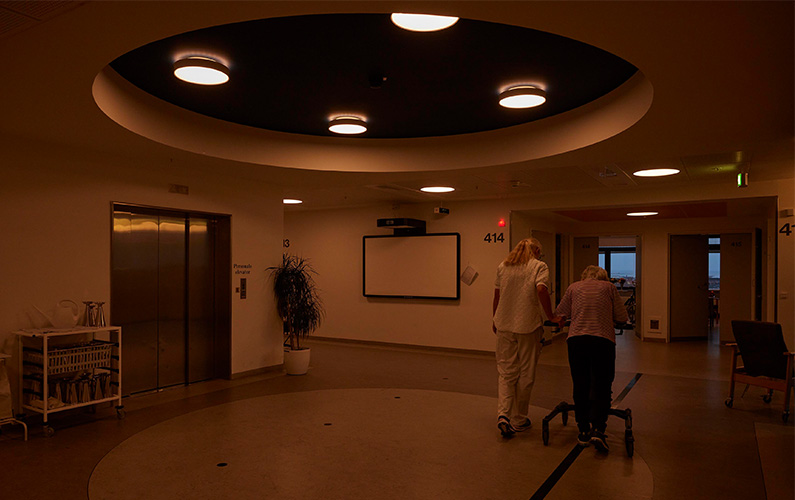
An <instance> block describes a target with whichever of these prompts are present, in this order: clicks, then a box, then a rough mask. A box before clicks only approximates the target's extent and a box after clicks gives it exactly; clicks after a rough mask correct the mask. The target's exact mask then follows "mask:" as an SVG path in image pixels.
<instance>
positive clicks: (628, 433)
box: [541, 321, 635, 457]
mask: <svg viewBox="0 0 795 500" xmlns="http://www.w3.org/2000/svg"><path fill="white" fill-rule="evenodd" d="M569 323H570V322H569V321H567V322H566V326H565V327H564V329H566V328H568V326H569ZM544 326H548V327H555V329H554V330H553V333H558V332H560V331H561V330H560V328H557V326H558V325H557V323H553V322H552V321H546V322H544ZM615 328H616V329H619V330H621V331H623V330H631V329H634V328H635V325H633V324H631V323H616V324H615ZM544 343H545V344H546V343H548V342H547V341H545V342H544ZM573 411H574V405H573V404H571V403H567V402H566V401H561V402H560V403H558V405H557V406H555V408H554V409H553V410H552V411H551V412H550V413H549V414H548V415H547V416H546V417H544V419H543V420H542V421H541V438H542V439H543V440H544V446H548V445H549V421H550V420H552V419H553V418H555V416H556V415H557V414H561V420H563V425H568V423H569V412H573ZM607 414H608V415H613V416H615V417H619V418H621V419H623V420H624V444H625V445H626V448H627V456H628V457H632V455H633V454H634V453H635V437H634V436H633V435H632V410H631V409H629V408H625V409H623V410H621V409H618V408H616V407H611V408H610V409H609V410H608V412H607Z"/></svg>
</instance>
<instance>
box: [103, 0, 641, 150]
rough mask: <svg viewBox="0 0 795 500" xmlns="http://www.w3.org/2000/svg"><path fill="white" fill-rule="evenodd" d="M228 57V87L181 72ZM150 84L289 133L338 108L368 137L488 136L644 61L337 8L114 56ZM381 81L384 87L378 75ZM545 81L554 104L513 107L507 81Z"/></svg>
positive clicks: (489, 30) (198, 105)
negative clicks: (404, 25)
mask: <svg viewBox="0 0 795 500" xmlns="http://www.w3.org/2000/svg"><path fill="white" fill-rule="evenodd" d="M187 55H204V56H213V57H217V58H219V59H220V60H224V61H228V65H229V70H230V81H229V83H227V84H225V85H221V86H215V87H208V86H200V85H191V84H188V83H185V82H182V81H180V80H178V79H177V78H175V77H174V76H173V73H172V64H173V62H174V61H175V60H176V59H177V58H178V57H180V56H182V57H184V56H187ZM111 66H112V67H113V69H115V70H116V71H117V72H118V73H119V74H120V75H121V76H123V77H124V78H126V79H127V80H129V81H130V82H132V83H133V84H134V85H136V86H138V87H139V88H141V89H142V90H144V91H146V92H148V93H150V94H152V95H154V96H156V97H158V98H160V99H163V100H165V101H168V102H171V103H173V104H175V105H177V106H181V107H183V108H186V109H189V110H192V111H195V112H198V113H201V114H204V115H207V116H211V117H215V118H219V119H222V120H226V121H230V122H235V123H240V124H244V125H249V126H253V127H258V128H263V129H267V130H275V131H282V132H290V133H297V134H307V135H316V136H328V135H333V134H331V133H330V132H329V131H328V129H327V122H328V119H329V117H330V116H332V115H336V114H343V113H350V114H359V115H362V116H364V117H366V120H367V122H368V128H369V130H368V131H367V132H366V133H365V134H363V135H362V136H361V137H369V138H411V137H433V136H447V135H456V134H464V133H471V132H480V131H485V130H494V129H499V128H503V127H509V126H512V125H517V124H521V123H526V122H530V121H533V120H538V119H541V118H545V117H548V116H552V115H555V114H559V113H563V112H565V111H569V110H571V109H574V108H577V107H579V106H582V105H584V104H587V103H589V102H591V101H593V100H595V99H598V98H599V97H601V96H603V95H605V94H607V93H609V92H610V91H612V90H614V89H615V88H617V87H619V86H620V85H621V84H622V83H624V82H625V81H627V79H629V77H631V76H632V75H633V74H634V73H635V72H636V68H635V67H634V66H632V65H631V64H629V63H627V62H626V61H624V60H623V59H620V58H618V57H616V56H613V55H612V54H609V53H607V52H605V51H603V50H601V49H598V48H595V47H593V46H590V45H587V44H584V43H581V42H577V41H575V40H572V39H569V38H565V37H561V36H557V35H553V34H549V33H545V32H541V31H537V30H532V29H528V28H520V27H516V26H509V25H504V24H496V23H488V22H483V21H473V20H467V19H462V20H460V21H459V22H458V23H456V24H455V25H454V26H452V27H451V28H449V29H447V30H443V31H439V32H433V33H415V32H409V31H406V30H403V29H400V28H398V27H396V26H395V25H393V24H392V22H391V21H390V19H389V15H388V14H328V15H308V16H295V17H283V18H271V19H262V20H256V21H248V22H242V23H236V24H230V25H222V26H215V27H211V28H206V29H202V30H197V31H193V32H189V33H184V34H181V35H176V36H173V37H170V38H167V39H164V40H161V41H157V42H153V43H150V44H148V45H145V46H143V47H140V48H138V49H136V50H133V51H131V52H129V53H127V54H125V55H122V56H121V57H119V58H118V59H116V60H115V61H113V62H112V63H111ZM382 77H383V78H385V80H383V83H382V84H381V85H380V86H377V85H376V87H377V88H373V87H372V86H371V82H372V81H380V80H381V79H382ZM516 83H537V84H540V85H542V86H543V87H544V88H546V91H547V102H546V103H545V104H543V105H541V106H539V107H537V108H532V109H526V110H509V109H505V108H502V107H501V106H499V104H498V103H497V100H498V99H497V97H498V94H499V91H500V90H501V88H504V86H506V85H509V84H516Z"/></svg>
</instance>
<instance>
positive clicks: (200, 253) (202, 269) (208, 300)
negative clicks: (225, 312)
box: [188, 216, 215, 382]
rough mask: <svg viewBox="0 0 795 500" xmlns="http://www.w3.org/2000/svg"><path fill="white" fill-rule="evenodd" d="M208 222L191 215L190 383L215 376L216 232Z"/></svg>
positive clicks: (189, 241)
mask: <svg viewBox="0 0 795 500" xmlns="http://www.w3.org/2000/svg"><path fill="white" fill-rule="evenodd" d="M213 229H214V228H213V223H212V221H211V220H209V219H203V218H197V217H193V216H191V218H190V220H189V226H188V231H189V233H188V234H189V238H188V283H189V287H188V382H198V381H200V380H207V379H209V378H212V377H213V369H214V366H213V353H214V345H213V343H214V340H213V338H214V331H215V314H214V313H215V308H214V303H215V302H214V301H215V296H214V293H215V284H214V267H213V265H214V262H215V258H214V247H215V241H214V237H215V231H214V230H213Z"/></svg>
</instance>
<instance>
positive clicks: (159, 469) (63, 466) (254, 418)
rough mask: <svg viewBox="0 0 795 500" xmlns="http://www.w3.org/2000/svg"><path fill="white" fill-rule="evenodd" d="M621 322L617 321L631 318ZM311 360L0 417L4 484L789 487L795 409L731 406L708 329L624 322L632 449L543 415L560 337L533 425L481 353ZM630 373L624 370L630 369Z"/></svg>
mask: <svg viewBox="0 0 795 500" xmlns="http://www.w3.org/2000/svg"><path fill="white" fill-rule="evenodd" d="M628 333H629V332H628ZM311 347H312V359H313V361H312V366H311V369H310V372H309V373H308V374H307V375H304V376H299V377H292V376H286V375H282V374H281V373H271V374H266V375H260V376H255V377H248V378H241V379H237V380H233V381H223V380H215V381H210V382H205V383H200V384H195V385H193V386H189V387H181V388H177V389H171V390H166V391H162V392H160V393H156V394H149V395H143V396H136V397H132V398H127V399H126V400H125V406H126V410H127V415H126V418H125V419H123V420H118V419H116V416H115V412H114V411H113V410H112V408H100V409H98V411H97V412H96V413H94V414H92V413H87V412H83V411H75V412H73V413H62V414H57V415H55V416H54V418H53V419H52V420H51V424H52V425H53V427H55V429H56V433H55V436H54V437H52V438H46V437H44V435H43V433H42V431H41V420H40V418H38V420H37V417H33V416H32V417H30V418H28V419H27V422H28V424H29V428H30V438H29V440H28V441H27V442H25V441H23V439H22V433H21V430H20V428H19V427H17V426H4V427H3V433H2V434H0V464H2V467H1V468H0V492H2V496H3V498H14V499H16V498H20V499H23V498H24V499H38V498H42V499H44V498H59V499H81V500H82V499H86V498H89V499H91V500H99V499H106V498H107V499H117V498H147V499H158V498H175V497H179V496H182V497H185V498H236V499H247V498H269V499H270V498H273V499H317V498H323V499H326V498H346V499H365V498H366V499H393V498H394V499H398V498H400V499H453V498H455V499H478V500H480V499H490V498H493V499H525V500H526V499H529V498H534V499H540V498H550V499H553V498H581V497H587V498H604V499H614V498H615V499H623V498H627V499H630V498H638V499H641V498H653V499H677V500H681V499H712V498H727V499H779V498H782V499H788V500H791V499H792V498H793V476H794V474H793V473H794V472H795V464H794V462H795V460H794V458H793V441H794V438H793V424H792V419H790V421H789V422H788V423H787V424H783V423H782V420H781V409H782V398H783V396H782V394H781V393H776V394H775V396H774V399H773V401H772V402H771V403H770V404H766V403H764V402H763V401H762V398H761V396H762V394H763V392H762V390H761V389H758V388H754V387H751V388H749V389H748V391H747V392H746V394H745V396H744V397H742V398H740V397H739V396H740V394H741V393H742V389H743V386H740V387H739V391H738V393H737V395H736V398H735V404H734V407H733V408H732V409H729V408H727V407H726V406H725V405H724V404H723V401H724V400H725V398H726V394H727V391H728V372H729V362H730V350H729V349H728V348H725V347H721V346H719V345H718V344H717V343H715V342H709V341H706V342H705V341H701V342H678V343H673V344H661V343H649V342H646V343H644V342H640V341H639V340H638V339H636V338H635V337H634V335H631V334H625V335H623V336H621V337H619V338H618V359H617V376H616V381H615V383H614V386H613V390H614V397H615V398H618V397H621V401H619V402H618V404H617V406H618V407H620V408H626V407H630V408H631V409H632V412H633V416H634V419H633V421H634V425H633V434H634V437H635V439H636V441H635V443H634V455H633V457H632V458H630V457H628V456H627V453H626V449H625V446H624V441H623V430H624V426H623V422H622V421H621V420H620V419H617V418H614V417H611V420H610V423H609V427H608V434H609V436H610V437H609V443H610V446H611V451H610V453H609V454H607V455H604V454H600V453H598V452H597V451H596V450H594V449H593V448H586V449H585V450H582V452H579V453H577V452H576V451H575V448H576V447H575V446H574V441H575V431H574V427H573V426H572V425H568V426H565V427H564V426H563V425H562V423H561V420H560V418H559V417H558V418H556V419H555V420H553V421H552V422H551V423H550V440H549V446H544V445H543V442H542V438H541V425H540V424H541V418H542V417H543V416H544V415H545V414H546V413H547V412H548V411H549V410H550V409H551V408H553V407H554V406H555V405H556V404H558V403H559V402H561V401H562V400H567V399H570V398H569V395H570V391H571V383H570V380H569V375H568V366H567V362H566V347H565V343H564V342H560V341H558V342H553V343H552V344H550V345H548V346H546V347H545V348H544V350H543V353H542V355H541V362H540V365H539V368H538V378H537V383H536V387H535V389H534V396H533V401H532V405H533V406H532V409H531V416H532V418H533V421H534V426H533V428H532V429H530V430H528V431H526V432H525V433H522V434H520V435H518V436H517V437H515V438H513V439H511V440H508V441H505V440H503V439H502V438H500V436H499V434H498V431H497V429H496V426H495V423H496V422H495V418H494V417H495V415H494V411H495V407H496V399H495V396H496V381H495V377H496V374H495V368H494V361H493V357H492V356H491V355H488V354H481V353H461V352H441V351H437V350H428V349H421V348H409V347H396V346H387V345H361V344H353V343H342V342H335V341H326V340H316V341H313V342H311ZM632 381H635V383H634V385H631V382H632Z"/></svg>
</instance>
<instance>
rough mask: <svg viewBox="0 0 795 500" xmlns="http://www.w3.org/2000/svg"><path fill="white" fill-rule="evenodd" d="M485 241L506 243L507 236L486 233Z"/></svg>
mask: <svg viewBox="0 0 795 500" xmlns="http://www.w3.org/2000/svg"><path fill="white" fill-rule="evenodd" d="M483 241H485V242H486V243H504V242H505V234H504V233H486V237H485V238H483Z"/></svg>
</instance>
